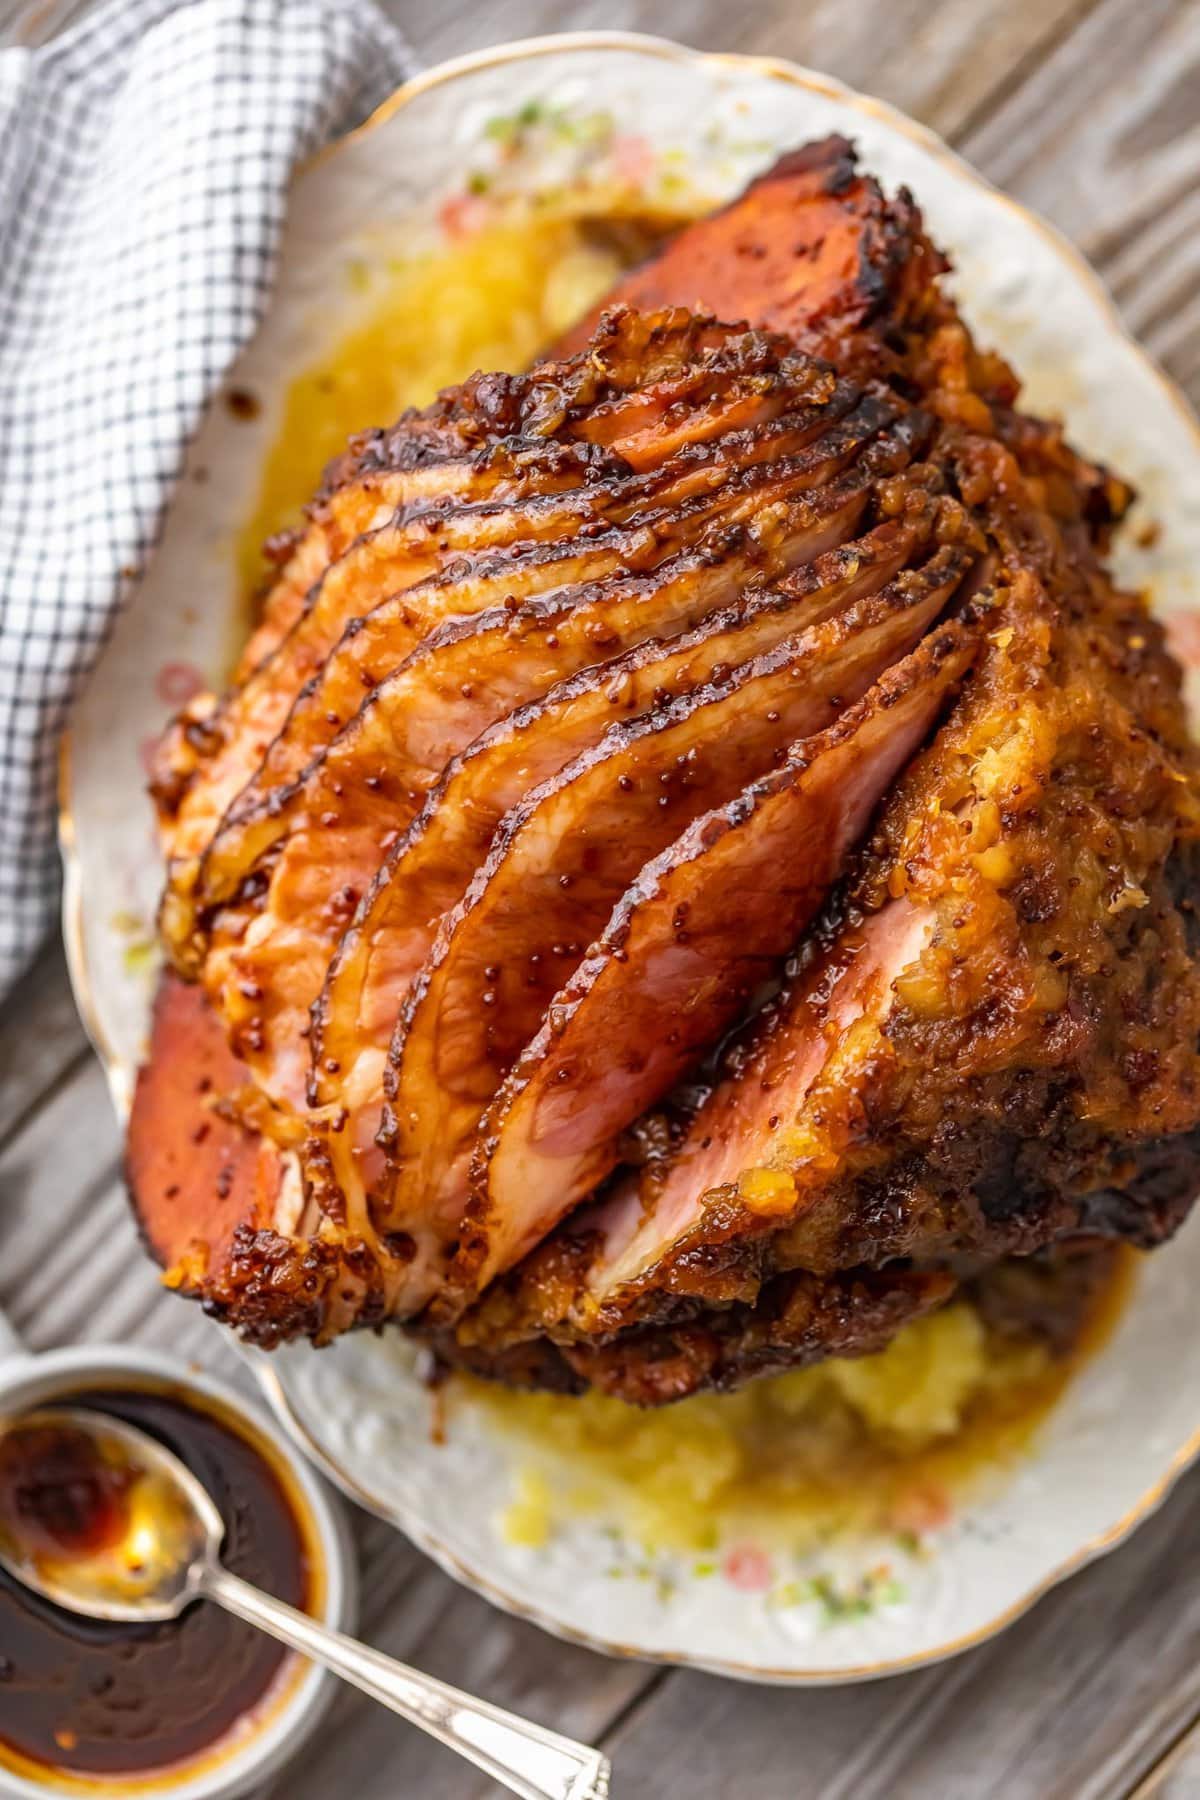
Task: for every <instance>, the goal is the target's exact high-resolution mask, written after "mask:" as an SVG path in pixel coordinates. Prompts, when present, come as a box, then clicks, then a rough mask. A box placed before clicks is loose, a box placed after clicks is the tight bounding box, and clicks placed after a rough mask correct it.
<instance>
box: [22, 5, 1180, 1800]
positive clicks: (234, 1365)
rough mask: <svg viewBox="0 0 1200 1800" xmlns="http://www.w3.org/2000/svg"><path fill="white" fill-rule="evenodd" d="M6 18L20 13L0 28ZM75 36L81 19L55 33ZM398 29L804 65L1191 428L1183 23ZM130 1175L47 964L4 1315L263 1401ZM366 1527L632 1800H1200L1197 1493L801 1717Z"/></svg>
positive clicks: (775, 8)
mask: <svg viewBox="0 0 1200 1800" xmlns="http://www.w3.org/2000/svg"><path fill="white" fill-rule="evenodd" d="M40 4H41V0H39V6H40ZM13 10H14V9H13V8H12V6H11V5H5V4H4V0H0V28H2V27H3V25H4V24H5V23H7V19H8V17H9V16H11V12H12V11H13ZM22 10H26V11H27V9H22ZM34 10H35V11H36V9H34ZM76 10H78V3H77V0H68V4H66V5H63V6H61V7H58V6H54V5H48V6H46V8H45V12H46V16H48V17H53V16H55V15H56V16H57V17H58V18H62V17H63V16H64V15H65V14H66V13H67V12H68V11H71V12H75V11H76ZM386 10H388V11H389V12H390V13H391V14H392V16H393V17H395V18H396V19H397V20H398V22H399V23H400V24H401V25H402V26H403V27H404V28H405V30H406V31H407V33H408V35H409V37H410V40H411V41H412V43H413V45H414V47H415V49H416V50H417V52H418V54H419V55H421V56H422V57H423V58H424V59H425V60H427V61H434V60H437V59H439V58H441V57H444V56H448V55H454V54H458V53H460V52H462V51H464V50H468V49H473V48H477V47H479V46H481V45H483V44H486V43H493V42H497V41H499V40H502V39H504V38H510V37H517V36H527V35H531V34H534V33H537V32H543V31H548V30H554V29H565V28H607V29H614V28H616V29H621V28H625V29H636V30H646V31H654V32H658V33H661V34H664V35H669V36H676V37H679V38H682V39H684V40H685V41H688V42H691V43H694V44H697V45H700V46H702V47H705V48H713V49H737V50H747V51H754V52H760V53H768V54H776V55H780V56H785V57H790V58H793V59H796V60H798V61H801V62H806V63H809V64H811V65H813V66H814V67H817V68H821V69H823V70H825V71H827V72H829V73H831V74H834V75H837V76H839V77H841V78H842V79H844V80H846V81H848V82H850V83H852V84H853V85H856V86H859V87H862V88H864V89H866V90H868V91H872V92H875V93H877V94H880V95H881V96H883V97H884V98H886V99H889V100H892V101H894V102H896V103H897V104H899V105H900V106H902V107H904V108H905V109H906V110H908V111H910V112H911V113H913V114H914V115H915V116H917V117H918V118H921V119H923V120H925V121H926V122H928V123H930V124H932V125H934V126H935V127H936V128H937V129H938V130H940V131H942V132H943V133H944V134H946V135H947V136H949V137H950V138H951V139H952V140H953V141H955V142H957V143H958V144H959V145H960V146H961V147H962V148H963V149H964V150H965V152H966V154H967V155H968V156H970V158H971V159H972V160H973V161H975V162H976V163H977V165H978V166H979V167H980V168H981V169H982V170H983V171H984V173H985V174H987V175H989V176H990V177H991V178H992V179H993V180H995V181H997V182H999V183H1001V184H1002V185H1004V186H1005V187H1006V188H1008V189H1009V191H1011V192H1012V193H1014V194H1015V195H1016V196H1017V197H1018V198H1020V199H1022V200H1024V201H1026V202H1028V203H1030V204H1033V205H1034V206H1036V207H1038V208H1039V209H1040V210H1042V211H1044V212H1045V213H1046V214H1047V216H1049V217H1050V218H1052V219H1053V220H1054V221H1055V222H1056V223H1057V224H1058V225H1059V226H1060V227H1061V228H1062V229H1064V230H1065V231H1066V232H1067V233H1068V234H1069V235H1070V236H1072V237H1073V238H1074V239H1075V240H1076V241H1077V242H1078V243H1080V244H1081V246H1082V247H1083V248H1084V250H1085V251H1086V252H1087V253H1088V254H1089V255H1091V256H1092V257H1093V258H1094V259H1095V260H1096V262H1097V264H1098V266H1099V267H1100V268H1101V270H1102V272H1103V273H1104V274H1105V276H1106V277H1107V279H1108V280H1109V281H1110V282H1111V284H1112V286H1113V288H1114V291H1115V293H1116V296H1117V298H1118V300H1119V302H1120V304H1121V305H1122V307H1123V309H1124V311H1125V315H1126V317H1127V319H1128V320H1129V322H1130V324H1131V326H1132V327H1133V328H1134V329H1135V330H1136V331H1138V332H1139V333H1140V334H1142V335H1143V336H1144V338H1145V340H1146V342H1147V343H1148V344H1149V346H1150V347H1151V349H1152V350H1154V352H1155V353H1156V354H1158V355H1159V356H1161V357H1162V358H1163V360H1164V361H1165V362H1166V364H1167V366H1168V367H1169V368H1170V369H1171V371H1172V372H1173V373H1174V374H1175V375H1176V376H1177V378H1178V379H1180V380H1181V381H1182V382H1183V383H1184V384H1185V385H1186V386H1188V388H1189V389H1190V391H1191V393H1192V396H1193V398H1194V399H1197V400H1200V268H1198V266H1197V265H1198V263H1200V229H1198V227H1200V179H1198V173H1197V172H1198V170H1200V6H1197V4H1196V3H1195V0H943V3H942V4H939V5H937V6H930V5H929V4H928V0H808V3H807V4H806V3H805V0H748V3H747V4H744V5H742V6H738V7H734V6H731V5H729V3H728V0H658V3H657V4H654V5H651V4H650V3H649V0H604V4H601V0H577V3H575V4H570V5H563V4H559V3H556V0H494V3H492V4H488V5H485V6H481V5H479V4H478V3H477V0H438V3H437V4H435V3H434V0H388V4H387V8H386ZM30 16H32V15H30ZM118 1159H119V1139H118V1133H117V1129H116V1126H115V1124H114V1122H113V1120H112V1117H111V1114H110V1111H109V1105H108V1098H107V1094H106V1092H105V1089H104V1084H103V1081H102V1079H101V1077H100V1074H99V1071H98V1069H97V1068H96V1067H95V1065H94V1064H93V1063H92V1062H91V1061H90V1060H88V1059H87V1057H86V1055H85V1040H84V1037H83V1033H82V1030H81V1028H80V1027H79V1025H78V1022H77V1020H76V1019H75V1017H74V1013H73V1010H72V1008H71V1004H70V1000H69V995H68V989H67V985H66V977H65V972H64V969H63V966H62V960H61V955H60V954H59V953H58V952H56V951H55V952H49V953H47V954H46V955H45V956H44V957H43V958H42V960H41V961H40V962H39V964H38V965H37V966H36V967H35V969H34V970H33V971H32V972H31V974H30V975H29V976H28V977H27V978H26V981H25V983H24V984H22V987H21V988H20V989H19V990H18V993H17V994H16V995H15V996H14V997H13V998H12V999H11V1000H10V1002H9V1004H8V1005H7V1007H6V1008H5V1009H4V1011H3V1013H0V1304H2V1305H4V1306H6V1307H7V1308H8V1309H9V1310H10V1311H11V1313H12V1315H13V1317H14V1322H15V1323H16V1324H17V1325H18V1327H19V1329H21V1330H22V1331H23V1332H24V1333H25V1334H26V1336H27V1337H28V1339H29V1341H30V1342H31V1344H33V1345H34V1346H35V1347H40V1346H48V1345H51V1344H55V1343H62V1342H67V1341H73V1340H81V1339H82V1340H90V1341H93V1342H96V1341H100V1340H103V1339H113V1338H117V1339H121V1340H124V1341H131V1342H133V1341H136V1342H144V1343H149V1344H157V1345H160V1346H162V1347H170V1348H172V1349H174V1350H175V1351H176V1352H177V1353H179V1354H182V1355H184V1356H185V1357H194V1358H196V1359H197V1360H200V1361H203V1362H205V1363H206V1364H207V1365H208V1366H210V1367H212V1368H214V1369H216V1370H219V1371H220V1372H221V1373H224V1374H226V1375H230V1376H232V1378H234V1379H236V1380H239V1381H242V1382H245V1381H247V1380H248V1377H247V1375H246V1373H245V1371H244V1369H243V1368H242V1366H241V1365H240V1363H239V1362H238V1359H237V1358H236V1356H235V1354H234V1352H233V1351H232V1349H231V1348H230V1346H229V1344H228V1343H227V1341H226V1340H225V1339H224V1338H223V1337H222V1335H221V1334H220V1333H219V1332H218V1331H217V1330H216V1329H215V1328H214V1327H212V1326H211V1325H210V1324H209V1323H208V1321H206V1320H205V1319H204V1318H203V1316H202V1315H201V1314H200V1313H199V1312H198V1311H197V1310H195V1309H190V1308H187V1307H183V1306H181V1305H180V1303H179V1302H178V1300H176V1299H175V1298H174V1297H171V1296H167V1295H165V1294H163V1293H162V1291H161V1290H160V1289H159V1287H158V1285H157V1283H156V1281H155V1277H154V1274H153V1271H152V1270H151V1268H150V1267H149V1265H148V1264H147V1263H146V1262H145V1261H144V1259H142V1258H141V1257H140V1255H139V1254H138V1252H137V1250H136V1245H135V1239H134V1233H133V1230H132V1226H131V1223H130V1220H129V1217H128V1214H127V1210H126V1207H125V1203H124V1199H123V1195H122V1191H121V1186H120V1181H119V1175H118ZM357 1529H358V1536H359V1544H360V1550H361V1555H362V1559H363V1570H364V1596H365V1599H364V1614H363V1630H364V1633H365V1635H366V1636H367V1637H368V1638H369V1639H370V1640H371V1641H372V1642H375V1643H378V1644H379V1645H380V1646H381V1647H383V1648H385V1649H388V1650H391V1651H392V1652H393V1653H395V1654H398V1655H402V1656H405V1657H408V1658H410V1659H411V1660H413V1661H415V1662H417V1663H419V1664H421V1665H422V1666H424V1667H428V1668H430V1669H431V1670H433V1671H434V1672H435V1673H437V1674H439V1675H442V1676H444V1677H445V1678H447V1679H451V1680H454V1681H458V1682H460V1683H463V1684H464V1685H467V1686H470V1687H474V1688H476V1689H478V1690H479V1691H481V1692H483V1693H486V1694H487V1695H488V1696H489V1697H491V1698H494V1699H496V1700H499V1701H500V1702H502V1703H504V1704H507V1705H511V1706H517V1707H520V1708H522V1709H524V1710H527V1711H528V1712H529V1713H531V1714H532V1715H533V1716H535V1717H537V1718H541V1719H543V1720H545V1721H546V1722H547V1723H552V1724H555V1725H557V1726H558V1727H559V1728H561V1729H564V1730H567V1731H571V1732H576V1733H579V1734H581V1735H584V1736H604V1735H605V1734H606V1733H607V1735H608V1739H609V1742H610V1747H611V1748H612V1750H613V1752H614V1754H615V1756H616V1759H617V1781H616V1787H615V1794H616V1796H617V1797H618V1800H685V1797H686V1800H726V1796H734V1795H736V1796H737V1797H738V1800H791V1797H792V1796H803V1797H804V1800H810V1797H818V1800H860V1797H861V1800H883V1797H884V1796H888V1797H889V1800H890V1797H891V1796H896V1797H897V1800H908V1797H909V1796H912V1797H913V1800H916V1797H917V1796H920V1800H1000V1797H1003V1800H1117V1797H1118V1796H1121V1797H1126V1796H1131V1795H1132V1794H1133V1793H1134V1791H1135V1790H1136V1791H1138V1792H1139V1794H1140V1795H1141V1796H1142V1800H1149V1796H1150V1794H1151V1793H1153V1794H1154V1795H1156V1796H1163V1797H1164V1800H1200V1745H1197V1744H1195V1743H1193V1744H1190V1745H1189V1744H1188V1743H1187V1742H1186V1741H1185V1739H1184V1734H1185V1732H1186V1728H1187V1726H1188V1724H1189V1721H1190V1720H1192V1719H1193V1718H1194V1717H1195V1716H1196V1715H1197V1713H1200V1560H1198V1559H1197V1558H1196V1557H1195V1555H1194V1547H1195V1544H1196V1541H1197V1536H1198V1534H1200V1474H1197V1475H1196V1476H1194V1477H1192V1478H1190V1479H1189V1480H1188V1481H1187V1482H1185V1483H1184V1484H1183V1486H1182V1487H1181V1488H1180V1489H1179V1490H1178V1492H1177V1493H1176V1495H1175V1496H1174V1497H1173V1499H1172V1500H1171V1501H1170V1502H1169V1503H1168V1505H1167V1506H1166V1507H1165V1508H1164V1510H1163V1511H1162V1512H1161V1513H1160V1514H1159V1515H1158V1516H1157V1518H1155V1519H1154V1520H1153V1521H1152V1522H1151V1523H1150V1524H1148V1525H1147V1526H1146V1527H1145V1528H1144V1529H1143V1530H1142V1531H1140V1532H1139V1533H1138V1535H1137V1536H1136V1537H1135V1539H1134V1540H1133V1541H1132V1542H1131V1543H1130V1544H1129V1545H1128V1546H1127V1547H1126V1548H1124V1549H1123V1550H1121V1551H1120V1552H1118V1553H1117V1554H1115V1555H1114V1556H1112V1557H1110V1558H1108V1559H1107V1560H1105V1561H1104V1562H1103V1563H1101V1564H1098V1565H1096V1566H1095V1567H1094V1568H1092V1569H1091V1570H1089V1571H1087V1572H1085V1573H1084V1574H1083V1575H1081V1576H1079V1577H1077V1578H1076V1579H1075V1580H1074V1581H1072V1582H1071V1583H1069V1584H1068V1585H1067V1586H1065V1587H1064V1588H1061V1589H1059V1590H1057V1591H1056V1592H1054V1593H1053V1594H1051V1595H1050V1596H1048V1597H1047V1598H1046V1599H1045V1600H1043V1601H1042V1602H1041V1604H1040V1605H1039V1606H1038V1607H1037V1608H1036V1609H1035V1610H1034V1611H1033V1613H1031V1614H1030V1615H1028V1616H1027V1617H1026V1618H1025V1619H1024V1620H1022V1621H1021V1622H1020V1623H1018V1624H1017V1625H1016V1626H1015V1627H1013V1628H1012V1629H1011V1630H1010V1631H1009V1632H1007V1633H1006V1634H1004V1636H1002V1637H1001V1638H999V1639H996V1640H994V1641H993V1642H992V1643H991V1644H988V1645H986V1646H984V1647H982V1648H981V1649H979V1650H978V1651H976V1652H973V1653H972V1654H970V1655H968V1656H966V1657H963V1658H960V1659H958V1660H957V1661H955V1662H953V1663H950V1664H947V1665H945V1666H944V1667H942V1668H938V1669H931V1670H926V1671H923V1672H921V1673H919V1674H916V1675H913V1676H909V1677H905V1678H903V1679H900V1680H896V1681H889V1682H884V1683H880V1684H876V1685H869V1686H859V1687H853V1688H843V1689H836V1690H823V1691H820V1692H813V1693H796V1692H782V1691H771V1690H754V1689H750V1688H745V1687H740V1686H735V1685H732V1684H726V1683H722V1682H718V1681H715V1680H712V1679H709V1678H706V1677H700V1676H694V1675H689V1674H683V1673H679V1672H674V1673H664V1672H661V1671H657V1672H656V1671H652V1670H650V1669H647V1668H643V1667H639V1666H637V1665H631V1664H622V1663H616V1662H609V1661H607V1660H605V1659H603V1658H600V1657H596V1656H592V1655H590V1654H589V1653H587V1652H585V1651H580V1650H577V1649H574V1648H570V1647H566V1646H563V1645H560V1644H557V1643H556V1642H554V1641H553V1640H552V1639H549V1638H547V1637H544V1636H542V1635H541V1634H539V1633H538V1632H536V1631H534V1630H533V1629H532V1628H531V1627H528V1626H524V1625H521V1624H519V1623H517V1622H515V1621H512V1620H509V1619H506V1618H504V1617H503V1616H502V1615H500V1614H497V1613H495V1612H494V1611H492V1610H491V1609H490V1608H489V1607H487V1606H486V1605H485V1604H484V1602H482V1601H481V1600H479V1599H477V1598H476V1597H475V1596H473V1595H470V1594H467V1593H465V1592H464V1591H463V1590H461V1589H459V1588H457V1587H456V1586H455V1585H454V1584H453V1583H452V1582H451V1581H450V1580H449V1579H448V1578H447V1577H445V1576H443V1575H442V1574H441V1573H440V1572H439V1571H437V1570H436V1569H434V1568H433V1567H432V1565H430V1564H429V1563H427V1562H426V1561H425V1560H424V1559H423V1558H422V1557H420V1556H419V1555H418V1554H417V1553H416V1552H415V1551H413V1550H412V1549H411V1548H410V1547H409V1546H407V1545H405V1544H404V1543H403V1542H402V1541H401V1540H400V1539H399V1538H397V1537H396V1535H395V1534H394V1533H392V1532H391V1531H389V1530H387V1529H386V1528H384V1527H383V1526H381V1525H379V1524H378V1523H377V1522H374V1521H370V1520H367V1519H366V1518H365V1517H363V1516H362V1515H358V1516H357ZM1189 1551H1190V1552H1191V1553H1190V1554H1189ZM1173 1747H1174V1754H1173V1755H1172V1754H1171V1753H1172V1749H1173ZM1167 1756H1170V1758H1171V1760H1170V1761H1169V1763H1168V1762H1164V1761H1163V1759H1164V1757H1167ZM1143 1782H1145V1783H1146V1785H1145V1787H1144V1789H1141V1788H1139V1784H1141V1783H1143ZM498 1791H499V1790H496V1789H494V1788H492V1787H490V1786H489V1785H488V1784H487V1783H486V1782H483V1781H482V1780H481V1778H479V1777H478V1776H476V1775H474V1774H473V1773H472V1772H471V1771H469V1770H466V1769H464V1768H462V1767H460V1766H459V1765H458V1764H457V1763H456V1762H455V1761H454V1760H453V1759H451V1758H450V1756H449V1755H448V1753H446V1752H443V1751H442V1750H440V1749H439V1748H437V1747H436V1746H432V1745H429V1744H427V1743H425V1741H424V1740H422V1739H421V1738H419V1737H418V1736H417V1735H416V1734H415V1733H413V1732H411V1731H409V1730H407V1729H406V1728H405V1727H404V1726H403V1725H401V1724H400V1723H399V1721H397V1720H395V1719H393V1718H391V1717H390V1716H388V1715H387V1714H384V1713H383V1712H381V1711H380V1710H379V1709H377V1708H374V1707H372V1706H370V1705H369V1704H368V1703H366V1702H365V1701H362V1700H360V1699H358V1698H356V1697H354V1696H350V1695H347V1696H345V1697H344V1698H343V1699H342V1700H341V1701H340V1702H339V1705H338V1708H337V1710H336V1712H335V1714H334V1719H333V1726H332V1729H331V1730H330V1731H329V1732H328V1733H327V1734H326V1735H325V1737H324V1738H323V1739H322V1741H321V1743H320V1744H318V1746H317V1747H316V1748H315V1749H314V1750H312V1751H310V1752H309V1753H308V1755H307V1756H306V1759H305V1762H304V1765H303V1766H302V1767H301V1768H298V1769H292V1770H290V1771H288V1772H287V1774H286V1775H284V1776H282V1777H281V1778H280V1780H279V1782H278V1783H277V1784H276V1787H275V1789H274V1792H275V1794H276V1795H277V1796H278V1800H343V1797H344V1796H345V1797H347V1800H348V1797H349V1796H351V1795H353V1796H354V1800H484V1796H494V1795H496V1794H497V1793H498Z"/></svg>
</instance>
